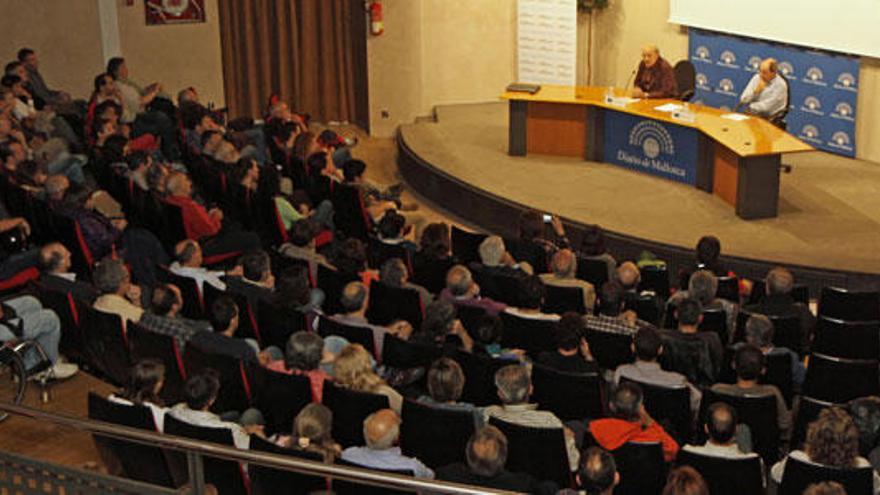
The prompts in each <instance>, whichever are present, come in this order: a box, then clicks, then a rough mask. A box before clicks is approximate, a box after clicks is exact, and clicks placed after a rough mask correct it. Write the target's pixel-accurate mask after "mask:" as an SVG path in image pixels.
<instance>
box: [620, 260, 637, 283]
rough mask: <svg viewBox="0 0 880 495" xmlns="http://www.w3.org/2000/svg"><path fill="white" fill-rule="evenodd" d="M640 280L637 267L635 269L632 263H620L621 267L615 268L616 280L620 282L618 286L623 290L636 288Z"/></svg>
mask: <svg viewBox="0 0 880 495" xmlns="http://www.w3.org/2000/svg"><path fill="white" fill-rule="evenodd" d="M640 279H641V274H640V273H639V267H637V266H636V264H635V263H633V262H632V261H627V262H624V263H621V265H620V266H618V267H617V280H619V281H620V285H622V286H623V288H624V290H630V289H635V288H636V287H638V285H639V280H640Z"/></svg>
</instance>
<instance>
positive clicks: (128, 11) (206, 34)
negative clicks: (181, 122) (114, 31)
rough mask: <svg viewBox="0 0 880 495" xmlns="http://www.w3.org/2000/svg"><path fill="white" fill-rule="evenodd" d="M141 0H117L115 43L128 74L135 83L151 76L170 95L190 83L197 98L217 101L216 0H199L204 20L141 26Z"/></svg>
mask: <svg viewBox="0 0 880 495" xmlns="http://www.w3.org/2000/svg"><path fill="white" fill-rule="evenodd" d="M144 8H145V7H144V2H142V1H136V2H134V5H132V6H125V5H124V4H123V2H117V9H118V12H119V43H120V45H121V51H122V55H123V56H124V57H125V61H126V65H128V69H129V72H130V73H131V78H132V79H133V80H134V81H137V82H138V83H141V84H149V83H151V82H154V81H157V82H161V83H162V84H163V85H164V86H165V91H166V92H167V93H168V94H170V95H171V96H173V97H176V96H177V92H178V91H179V90H180V89H182V88H185V87H187V86H194V87H195V88H196V89H197V90H198V92H199V98H200V99H201V100H202V101H203V102H205V103H207V102H214V103H216V104H217V105H218V106H223V105H224V104H225V103H224V101H225V100H224V93H223V62H222V56H221V52H220V21H219V15H218V9H217V0H205V15H206V22H204V23H198V24H173V25H165V26H147V25H146V22H145V21H144Z"/></svg>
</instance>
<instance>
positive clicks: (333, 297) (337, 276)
mask: <svg viewBox="0 0 880 495" xmlns="http://www.w3.org/2000/svg"><path fill="white" fill-rule="evenodd" d="M359 280H360V277H358V276H357V274H348V273H340V272H337V271H336V270H332V269H330V268H327V267H326V266H324V265H318V287H320V288H321V290H323V291H324V296H325V299H324V305H323V309H324V313H326V314H328V315H332V314H336V313H341V312H342V305H341V304H340V303H339V300H340V297H341V296H342V290H343V289H344V288H345V286H346V284H348V283H349V282H357V281H359Z"/></svg>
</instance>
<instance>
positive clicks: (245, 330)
mask: <svg viewBox="0 0 880 495" xmlns="http://www.w3.org/2000/svg"><path fill="white" fill-rule="evenodd" d="M203 296H204V300H205V314H210V312H211V306H212V305H213V304H214V301H216V300H217V299H219V298H220V297H222V296H228V297H231V298H232V300H233V301H235V305H236V306H238V330H236V331H235V335H236V337H239V338H242V339H245V338H248V339H255V340H256V341H257V342H261V343H262V340H261V335H260V331H259V323H258V322H257V318H256V313H255V312H254V308H251V306H250V303H249V302H248V298H247V296H245V295H244V294H237V293H235V292H224V291H222V290H220V289H217V288H215V287H214V286H212V285H211V284H205V286H204V293H203Z"/></svg>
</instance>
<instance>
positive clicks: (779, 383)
mask: <svg viewBox="0 0 880 495" xmlns="http://www.w3.org/2000/svg"><path fill="white" fill-rule="evenodd" d="M764 357H765V359H766V360H765V365H766V367H767V371H766V373H764V376H763V377H761V383H766V384H770V385H775V386H776V388H778V389H779V392H780V393H781V394H782V397H783V398H784V399H785V403H786V405H788V407H789V408H791V401H792V398H793V397H794V380H793V377H792V374H791V360H792V359H795V356H794V355H792V354H775V353H771V354H765V355H764Z"/></svg>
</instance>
